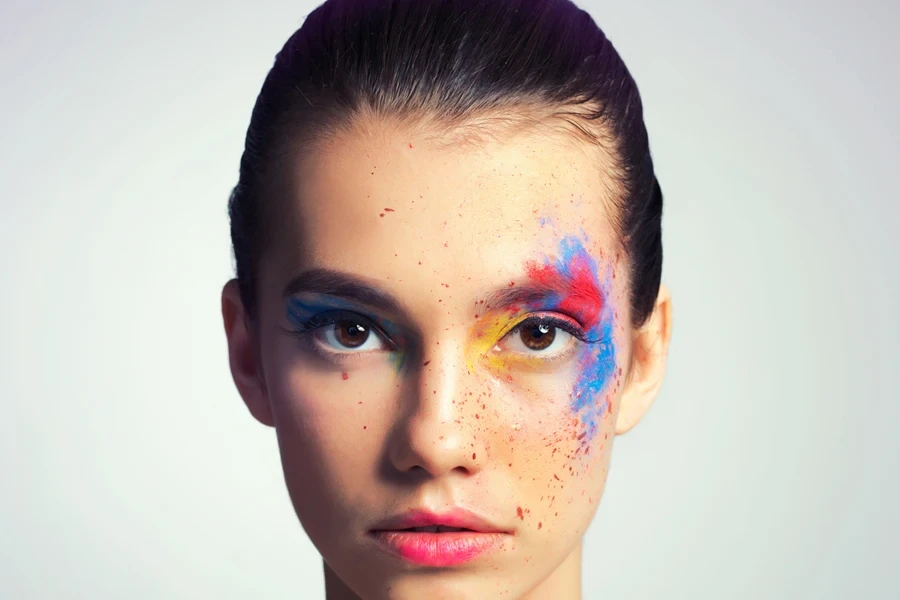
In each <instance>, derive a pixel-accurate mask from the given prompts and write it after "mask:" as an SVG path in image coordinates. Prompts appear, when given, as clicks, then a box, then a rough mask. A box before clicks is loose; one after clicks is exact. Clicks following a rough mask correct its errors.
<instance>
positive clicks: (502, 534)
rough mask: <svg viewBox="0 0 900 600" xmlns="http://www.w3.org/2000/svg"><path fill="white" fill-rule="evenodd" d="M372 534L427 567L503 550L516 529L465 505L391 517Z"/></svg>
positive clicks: (393, 550) (386, 547) (409, 560)
mask: <svg viewBox="0 0 900 600" xmlns="http://www.w3.org/2000/svg"><path fill="white" fill-rule="evenodd" d="M369 534H370V536H372V538H374V540H375V541H376V542H378V546H379V547H380V548H381V549H382V550H384V551H386V552H388V553H389V554H390V555H391V556H393V557H394V558H399V559H401V560H402V561H404V562H406V563H411V564H414V565H419V566H427V567H452V566H456V565H461V564H464V563H468V562H471V561H474V560H475V559H476V558H478V557H480V556H483V555H485V554H487V553H489V552H491V551H495V550H499V549H501V548H502V546H503V542H504V541H506V540H507V539H508V538H510V537H512V532H510V531H506V530H503V529H502V528H500V527H497V526H495V525H493V524H491V523H490V522H489V521H487V520H486V519H484V518H482V517H480V516H478V515H476V514H475V513H472V512H470V511H466V510H463V509H453V510H451V511H449V512H445V513H441V514H438V513H434V512H431V511H427V510H415V511H410V512H408V513H405V514H402V515H398V516H396V517H393V518H391V519H387V520H385V521H383V522H381V523H379V524H378V525H376V526H375V528H374V529H372V530H370V532H369Z"/></svg>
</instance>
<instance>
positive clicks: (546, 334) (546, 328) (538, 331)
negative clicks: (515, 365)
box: [498, 318, 577, 356]
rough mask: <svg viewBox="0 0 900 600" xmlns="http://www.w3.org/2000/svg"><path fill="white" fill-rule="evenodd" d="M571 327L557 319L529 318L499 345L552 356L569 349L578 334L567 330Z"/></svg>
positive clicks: (503, 348)
mask: <svg viewBox="0 0 900 600" xmlns="http://www.w3.org/2000/svg"><path fill="white" fill-rule="evenodd" d="M571 327H572V326H571V325H569V324H568V323H561V322H559V321H557V320H555V319H548V318H531V319H527V320H525V321H523V322H522V323H521V324H520V325H518V326H517V327H516V328H515V329H513V330H512V331H510V332H509V333H508V334H507V335H506V336H505V337H504V339H503V340H501V341H500V343H499V344H498V346H500V347H501V348H500V349H502V350H509V351H511V352H518V353H521V354H532V355H534V354H540V355H549V356H552V355H555V354H559V353H561V352H562V351H564V350H565V349H567V348H568V347H569V346H571V344H572V342H573V341H574V340H575V339H576V336H577V334H573V333H572V332H569V331H567V329H569V328H571Z"/></svg>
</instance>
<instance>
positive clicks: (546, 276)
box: [525, 256, 604, 328]
mask: <svg viewBox="0 0 900 600" xmlns="http://www.w3.org/2000/svg"><path fill="white" fill-rule="evenodd" d="M566 271H567V272H563V271H561V270H560V269H558V268H557V267H556V266H554V265H538V264H537V263H534V262H531V263H528V264H527V265H526V266H525V273H526V275H527V276H528V278H529V279H530V280H531V282H532V283H533V284H535V285H540V286H542V287H546V288H547V289H548V290H551V291H552V292H554V293H556V294H558V295H559V297H560V303H559V309H560V310H561V311H564V312H568V313H570V314H572V315H577V316H578V317H579V318H580V319H582V320H583V322H584V325H585V326H586V327H588V328H590V327H593V326H595V325H596V324H597V323H598V322H599V320H600V312H601V311H602V310H603V304H604V303H603V293H602V292H601V291H600V288H599V286H598V285H597V281H596V279H595V274H594V273H593V272H592V271H591V266H590V264H589V263H588V261H587V260H586V259H585V257H582V256H575V257H574V258H573V261H572V263H570V264H568V265H566Z"/></svg>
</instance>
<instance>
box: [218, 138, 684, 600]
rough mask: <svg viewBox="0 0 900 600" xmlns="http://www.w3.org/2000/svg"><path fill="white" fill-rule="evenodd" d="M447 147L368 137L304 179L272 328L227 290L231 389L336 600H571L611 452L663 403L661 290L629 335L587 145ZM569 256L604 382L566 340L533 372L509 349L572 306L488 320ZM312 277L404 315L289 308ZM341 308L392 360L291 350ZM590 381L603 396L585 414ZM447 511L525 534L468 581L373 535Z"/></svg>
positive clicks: (347, 142) (326, 342)
mask: <svg viewBox="0 0 900 600" xmlns="http://www.w3.org/2000/svg"><path fill="white" fill-rule="evenodd" d="M434 139H435V138H426V137H424V136H422V135H416V134H415V133H413V130H412V129H411V128H404V127H402V126H399V125H398V124H396V123H390V124H388V123H384V124H379V123H377V122H369V123H366V127H365V128H362V127H360V128H358V129H356V130H354V131H348V132H345V133H342V134H340V135H338V136H334V137H333V138H332V139H331V140H330V141H329V143H328V144H327V145H323V146H322V147H321V149H320V150H321V151H317V152H315V153H306V155H305V158H304V159H303V161H302V162H301V161H298V162H296V163H294V164H292V165H291V169H290V172H289V173H288V177H287V185H286V190H287V194H286V198H287V202H286V203H285V206H284V207H282V212H283V221H281V222H280V224H281V228H280V229H279V234H278V235H277V236H276V238H277V239H275V240H274V241H273V245H272V247H271V248H270V249H269V251H268V252H267V253H266V255H265V256H264V257H263V259H262V260H261V262H260V265H259V268H260V271H259V289H258V299H259V300H258V301H259V312H258V318H257V319H256V320H255V321H254V320H253V319H251V318H250V317H249V316H248V315H247V314H246V312H245V311H244V308H243V305H242V303H241V300H240V297H239V294H238V288H237V282H236V281H231V282H229V283H228V284H226V286H225V288H224V290H223V294H222V311H223V316H224V321H225V330H226V333H227V337H228V346H229V354H230V364H231V370H232V374H233V376H234V380H235V383H236V385H237V388H238V390H239V391H240V394H241V396H242V397H243V399H244V402H245V403H246V405H247V407H248V409H249V410H250V412H251V414H252V415H253V416H254V417H255V418H256V419H257V420H258V421H259V422H261V423H263V424H265V425H267V426H270V427H274V428H275V431H276V435H277V438H278V442H279V447H280V452H281V460H282V465H283V469H284V477H285V482H286V485H287V488H288V491H289V494H290V497H291V500H292V503H293V506H294V509H295V512H296V514H297V516H298V518H299V520H300V522H301V524H302V525H303V528H304V529H305V531H306V532H307V534H308V535H309V537H310V539H311V540H312V542H313V544H315V546H316V548H317V549H318V550H319V552H320V553H321V555H322V557H323V559H324V566H325V577H326V589H327V597H328V599H329V600H355V599H357V598H365V599H370V598H373V599H375V598H391V599H406V598H409V599H413V598H424V597H427V598H495V597H497V598H523V599H528V600H544V599H546V600H551V599H552V600H569V599H577V598H580V597H581V589H580V585H581V584H580V581H581V556H582V537H583V535H584V533H585V531H586V529H587V528H588V525H589V524H590V522H591V520H592V518H593V516H594V514H595V512H596V510H597V507H598V504H599V502H600V499H601V497H602V494H603V489H604V485H605V482H606V478H607V473H608V469H609V464H610V456H611V451H612V447H613V441H614V439H615V437H616V436H617V435H620V434H623V433H625V432H627V431H628V430H629V429H631V428H632V427H633V426H634V425H635V424H636V423H637V422H638V421H639V420H640V419H641V417H642V416H643V415H644V414H645V412H646V411H647V409H648V408H649V406H650V405H651V403H652V401H653V399H654V398H655V397H656V395H657V392H658V390H659V387H660V385H661V382H662V378H663V372H664V370H665V362H666V353H667V349H668V343H669V338H670V332H671V302H670V299H669V293H668V291H667V289H666V288H665V287H664V286H662V287H661V289H660V292H659V295H658V299H657V301H656V305H655V308H654V311H653V314H652V316H651V318H650V320H649V321H648V322H647V323H646V324H645V325H644V326H642V327H641V328H639V329H635V328H633V327H632V326H631V309H630V307H629V304H628V286H629V279H628V270H627V269H628V263H627V257H626V256H624V253H623V252H622V251H621V249H620V247H619V238H618V235H617V233H616V232H615V230H614V229H613V226H612V224H611V220H610V218H609V215H610V213H609V210H610V206H611V202H610V194H611V193H613V192H612V191H611V190H612V186H611V185H610V183H609V182H610V181H611V179H610V178H609V177H608V176H607V175H606V174H605V173H604V172H602V171H600V172H598V169H597V161H596V157H594V156H593V155H592V154H591V153H589V152H585V149H584V147H583V146H580V144H583V142H580V141H573V138H572V137H571V135H569V134H566V133H565V132H560V133H558V134H554V133H547V132H542V133H520V134H519V135H515V136H513V135H507V136H498V139H496V140H495V141H491V142H483V143H481V144H480V145H479V146H478V147H472V146H471V145H470V146H466V147H465V148H463V147H453V146H450V147H448V146H447V145H438V144H436V143H433V140H434ZM388 209H392V210H388ZM566 240H568V242H569V243H570V245H571V243H577V244H580V245H581V248H582V249H583V251H584V254H585V255H587V256H589V257H590V258H591V259H592V260H593V261H594V269H595V272H593V273H591V274H590V275H591V278H592V281H594V283H595V284H596V286H597V290H599V292H598V296H597V298H594V299H593V300H584V301H585V302H588V303H589V304H590V302H593V301H597V300H598V299H599V301H600V302H601V304H602V307H603V314H604V315H605V317H604V319H605V320H602V322H603V323H606V324H607V325H608V328H607V331H608V334H609V335H608V339H607V340H606V342H607V343H608V344H609V346H607V348H608V350H609V352H608V354H607V359H609V360H613V361H614V364H612V365H607V366H608V367H610V368H607V369H605V372H607V373H608V374H609V376H608V377H607V378H606V379H604V380H603V381H599V382H598V381H595V380H592V379H591V378H592V377H598V376H599V375H597V374H596V373H598V372H599V371H598V369H597V365H598V364H599V363H598V362H597V361H596V360H595V361H594V362H591V361H590V360H586V361H585V360H580V358H579V357H581V358H583V357H584V356H586V354H585V353H586V352H588V350H585V348H586V347H587V346H585V345H584V343H583V342H581V341H579V340H577V339H575V338H566V334H565V333H561V332H560V330H555V332H556V337H557V338H558V339H556V341H555V342H554V343H556V346H554V347H553V348H568V349H569V350H570V353H569V354H568V355H562V356H563V357H562V358H560V359H557V360H546V361H540V360H539V359H537V358H535V351H534V350H532V349H531V348H529V347H528V346H527V345H523V338H522V333H521V331H519V332H518V333H517V332H515V331H512V333H510V331H511V330H510V327H512V326H514V325H515V323H516V322H517V320H518V321H521V319H522V318H526V317H527V316H528V315H529V314H532V313H534V314H540V315H544V316H547V315H550V316H554V315H556V316H560V315H561V313H560V312H559V311H558V310H557V309H558V308H559V307H558V306H548V305H546V303H545V304H542V303H541V302H540V301H538V302H533V303H531V304H529V303H522V302H520V303H518V304H514V305H513V306H509V307H505V308H503V309H499V310H493V311H485V310H484V309H483V308H482V306H483V304H482V300H484V299H485V298H491V297H492V296H491V292H492V291H495V290H502V289H509V288H515V286H526V285H528V284H529V283H534V277H531V278H529V272H530V273H531V274H532V275H534V274H535V273H536V272H539V271H540V269H541V268H544V269H545V273H549V272H550V271H552V270H553V269H554V268H555V267H554V265H557V266H558V265H560V264H561V262H560V261H562V259H563V257H562V256H561V254H562V252H563V250H564V249H565V245H566V243H567V242H566ZM314 269H329V270H333V271H337V272H340V273H343V274H349V275H353V276H356V277H357V278H359V279H361V280H363V281H364V282H366V283H368V284H370V285H371V286H373V287H377V288H378V289H380V290H382V291H383V292H385V293H386V294H389V295H390V296H392V297H393V298H394V299H395V300H396V306H395V307H393V310H390V311H388V310H384V309H382V308H377V307H370V306H367V305H360V304H358V303H353V302H350V303H348V302H346V301H345V300H339V299H335V298H333V297H331V296H322V295H316V294H309V293H305V292H304V293H299V294H294V295H291V296H289V298H288V299H287V300H286V298H285V296H284V291H285V287H286V286H288V284H289V283H290V282H292V281H294V280H295V278H297V277H298V276H301V280H300V281H301V282H302V281H309V279H308V278H307V279H303V277H302V274H304V273H308V272H309V271H310V270H314ZM511 282H512V284H513V285H510V283H511ZM582 300H583V298H582ZM333 305H339V307H340V308H341V309H347V307H349V308H350V309H352V310H354V311H356V312H361V313H362V314H364V315H367V316H371V317H373V318H374V319H375V320H376V322H377V323H378V324H379V325H380V326H383V327H384V329H385V330H386V331H390V332H391V334H392V335H391V336H392V338H396V340H399V342H398V343H397V344H395V345H394V346H387V345H382V344H380V343H379V338H378V337H377V334H375V333H373V332H370V334H369V335H370V336H373V337H372V338H371V339H369V341H367V342H366V345H365V348H366V349H365V350H363V351H358V354H356V355H355V356H352V357H349V358H348V357H347V356H346V354H343V355H337V356H336V357H335V356H334V355H326V356H331V358H326V357H324V356H323V355H322V354H321V353H320V352H317V351H316V349H319V350H320V351H321V350H322V349H323V348H324V349H326V350H334V351H338V352H341V346H340V345H337V346H335V345H334V342H335V340H338V341H340V340H341V339H346V338H337V337H335V335H334V334H335V328H334V326H331V329H330V332H331V334H332V335H331V336H330V337H329V334H328V331H329V327H328V326H326V327H324V328H322V329H319V330H318V331H317V332H316V333H315V334H307V335H306V337H300V338H298V337H297V336H294V335H290V334H289V333H287V332H289V331H290V330H292V329H295V328H296V325H297V324H298V323H301V322H302V321H303V320H304V318H307V317H308V316H309V314H311V313H314V312H316V310H320V309H321V307H322V306H333ZM291 307H293V309H292V308H291ZM595 308H596V307H595ZM582 313H584V311H582ZM584 314H586V313H584ZM584 314H581V317H584ZM595 329H596V331H599V330H600V329H598V328H595ZM532 330H533V327H532ZM286 331H287V332H286ZM498 338H499V339H498ZM526 338H527V335H526ZM367 339H368V338H367ZM573 348H574V350H573ZM591 348H592V349H596V348H600V346H597V345H592V346H591ZM343 351H344V352H353V351H354V350H353V348H345V349H344V350H343ZM553 351H554V352H555V351H556V350H553ZM538 354H539V352H538ZM610 357H611V358H610ZM592 369H593V371H592ZM579 381H581V382H582V383H585V382H587V383H592V384H596V385H592V386H590V385H589V386H587V387H585V386H584V385H582V387H581V388H580V389H584V390H595V391H596V390H597V389H599V392H597V393H596V394H593V393H592V395H591V397H590V398H578V399H577V401H578V406H580V407H581V408H580V409H578V410H576V408H575V406H576V399H575V398H574V397H573V391H574V390H575V389H576V387H578V382H579ZM453 505H457V506H463V507H466V508H468V509H470V510H473V511H475V512H477V513H478V514H480V515H483V516H484V517H485V518H487V519H488V520H490V521H491V522H492V523H494V524H495V525H497V526H499V527H502V528H503V529H505V530H508V531H510V532H511V535H509V536H506V538H505V541H504V543H503V544H502V547H501V548H500V550H498V551H496V552H493V553H490V554H487V555H483V556H481V557H479V558H478V559H477V560H475V561H473V562H471V563H468V564H465V565H463V566H457V567H449V568H424V567H420V566H416V565H411V564H408V563H404V562H402V561H401V560H399V559H398V558H396V557H394V556H391V555H389V554H387V553H385V552H383V551H381V550H380V549H379V548H377V547H376V546H375V545H374V544H373V542H372V541H371V539H370V538H369V536H368V534H367V531H368V530H369V529H370V528H371V527H372V526H373V525H374V524H375V523H376V522H377V521H379V520H382V519H385V518H387V517H390V516H392V515H395V514H397V513H399V512H403V511H405V510H406V509H409V508H413V507H428V508H432V509H435V510H441V509H443V508H446V507H448V506H453Z"/></svg>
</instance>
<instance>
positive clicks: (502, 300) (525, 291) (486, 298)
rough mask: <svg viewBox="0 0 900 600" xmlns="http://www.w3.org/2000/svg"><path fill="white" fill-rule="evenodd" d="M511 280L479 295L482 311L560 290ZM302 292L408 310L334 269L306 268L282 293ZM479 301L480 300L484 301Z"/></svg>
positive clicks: (368, 284) (369, 284)
mask: <svg viewBox="0 0 900 600" xmlns="http://www.w3.org/2000/svg"><path fill="white" fill-rule="evenodd" d="M510 283H511V284H512V285H508V286H506V287H502V288H497V289H495V290H493V291H490V292H488V293H485V294H481V295H479V298H482V299H483V302H484V307H483V309H482V311H487V310H496V309H502V308H506V307H509V306H515V305H518V304H526V303H532V302H540V301H544V300H547V299H549V298H552V297H555V296H556V295H557V294H558V292H556V291H555V290H551V289H548V288H546V287H541V286H535V285H531V284H522V283H518V282H510ZM303 293H308V294H322V295H324V296H334V297H337V298H343V299H345V300H350V301H352V302H356V303H359V304H363V305H366V306H369V307H371V308H374V309H377V310H382V311H386V312H391V313H395V314H402V313H404V312H405V311H404V310H403V305H402V303H401V302H400V301H399V300H397V299H396V298H394V296H392V295H391V294H390V293H388V292H386V291H385V290H383V289H381V288H379V287H378V285H377V284H375V283H373V282H371V281H370V280H367V279H366V278H364V277H360V276H358V275H353V274H350V273H345V272H342V271H336V270H333V269H325V268H317V269H310V270H308V271H304V272H303V273H301V274H300V275H298V276H297V277H294V278H293V279H292V280H291V281H290V282H289V283H288V284H287V285H286V286H285V288H284V292H283V295H284V297H286V298H287V297H290V296H293V295H295V294H303ZM478 303H479V304H480V303H481V301H479V302H478Z"/></svg>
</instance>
